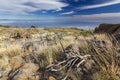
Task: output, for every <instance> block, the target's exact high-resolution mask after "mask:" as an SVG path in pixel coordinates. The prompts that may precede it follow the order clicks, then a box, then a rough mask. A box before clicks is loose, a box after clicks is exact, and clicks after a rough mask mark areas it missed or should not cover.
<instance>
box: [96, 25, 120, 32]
mask: <svg viewBox="0 0 120 80" xmlns="http://www.w3.org/2000/svg"><path fill="white" fill-rule="evenodd" d="M95 33H109V34H117V33H120V24H100V26H99V27H96V28H95Z"/></svg>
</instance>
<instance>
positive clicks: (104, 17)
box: [0, 0, 120, 27]
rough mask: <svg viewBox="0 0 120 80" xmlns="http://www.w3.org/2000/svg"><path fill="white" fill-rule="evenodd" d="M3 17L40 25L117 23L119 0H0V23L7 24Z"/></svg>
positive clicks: (119, 21)
mask: <svg viewBox="0 0 120 80" xmlns="http://www.w3.org/2000/svg"><path fill="white" fill-rule="evenodd" d="M4 19H9V20H28V21H29V20H33V21H34V20H36V21H39V23H41V24H40V25H39V26H45V25H44V24H48V25H51V26H53V25H54V26H60V25H61V26H87V27H88V26H96V25H98V24H100V23H120V0H0V24H3V23H4V24H7V22H5V21H4ZM9 22H10V21H9ZM13 22H14V21H13ZM10 23H12V21H11V22H10ZM34 24H36V25H37V23H34ZM16 25H17V24H16Z"/></svg>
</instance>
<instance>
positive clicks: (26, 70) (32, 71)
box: [12, 63, 39, 80]
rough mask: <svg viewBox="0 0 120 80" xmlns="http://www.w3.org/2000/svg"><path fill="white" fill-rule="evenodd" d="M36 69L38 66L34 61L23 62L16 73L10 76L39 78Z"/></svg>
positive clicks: (24, 79) (34, 79)
mask: <svg viewBox="0 0 120 80" xmlns="http://www.w3.org/2000/svg"><path fill="white" fill-rule="evenodd" d="M38 69H39V67H38V66H37V65H36V64H34V63H25V64H24V65H23V66H22V67H21V68H20V69H19V70H18V72H17V74H16V75H14V76H12V77H13V78H12V80H28V79H30V80H39V75H38V74H37V71H38Z"/></svg>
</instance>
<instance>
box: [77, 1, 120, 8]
mask: <svg viewBox="0 0 120 80" xmlns="http://www.w3.org/2000/svg"><path fill="white" fill-rule="evenodd" d="M119 3H120V0H112V1H110V2H106V3H103V4H95V5H88V6H82V7H80V8H79V9H81V10H84V9H93V8H99V7H105V6H110V5H114V4H119Z"/></svg>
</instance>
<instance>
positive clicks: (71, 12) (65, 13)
mask: <svg viewBox="0 0 120 80" xmlns="http://www.w3.org/2000/svg"><path fill="white" fill-rule="evenodd" d="M73 13H75V12H74V11H69V12H64V13H61V15H67V14H73Z"/></svg>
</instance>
